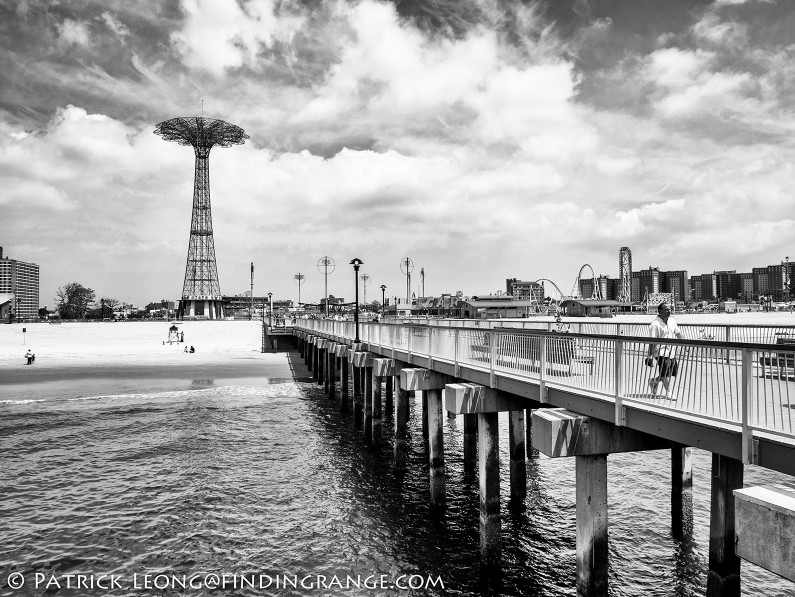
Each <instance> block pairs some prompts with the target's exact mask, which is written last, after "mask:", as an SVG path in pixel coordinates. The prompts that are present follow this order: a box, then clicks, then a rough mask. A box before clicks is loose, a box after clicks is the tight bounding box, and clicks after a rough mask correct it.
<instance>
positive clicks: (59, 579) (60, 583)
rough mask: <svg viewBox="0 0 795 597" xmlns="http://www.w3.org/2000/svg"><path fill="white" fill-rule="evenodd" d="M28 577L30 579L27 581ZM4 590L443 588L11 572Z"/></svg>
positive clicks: (373, 579) (434, 583) (401, 582)
mask: <svg viewBox="0 0 795 597" xmlns="http://www.w3.org/2000/svg"><path fill="white" fill-rule="evenodd" d="M28 576H29V577H30V578H28ZM5 585H6V587H8V588H10V589H12V590H19V589H22V588H23V587H26V586H27V587H28V588H31V587H32V588H34V589H39V590H42V591H47V592H51V591H52V592H55V591H58V590H61V589H82V590H86V591H88V590H91V591H109V590H119V589H122V590H125V589H138V590H156V591H165V590H176V589H182V590H197V591H198V590H204V589H227V590H228V589H304V590H315V589H320V590H323V589H369V590H373V591H378V590H386V589H398V590H407V591H408V590H421V589H444V581H443V580H442V578H441V577H440V576H436V577H433V576H430V575H422V574H401V575H399V576H391V575H388V574H370V575H361V574H357V575H349V574H345V575H342V574H305V575H299V574H277V575H270V574H223V573H221V574H216V573H208V574H190V575H179V574H148V573H147V574H133V575H132V576H125V575H120V574H80V573H74V574H45V573H42V572H36V573H35V574H32V575H24V574H22V573H21V572H13V573H11V574H9V575H8V577H7V578H6V583H5Z"/></svg>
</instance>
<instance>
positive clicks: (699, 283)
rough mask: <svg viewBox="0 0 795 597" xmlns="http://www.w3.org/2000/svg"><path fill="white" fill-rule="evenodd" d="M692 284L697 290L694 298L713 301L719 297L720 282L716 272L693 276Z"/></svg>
mask: <svg viewBox="0 0 795 597" xmlns="http://www.w3.org/2000/svg"><path fill="white" fill-rule="evenodd" d="M690 286H691V288H692V289H693V290H694V291H695V292H694V293H693V295H694V296H693V298H694V300H697V301H711V300H715V299H716V298H718V282H717V276H716V275H715V274H701V275H700V276H691V278H690Z"/></svg>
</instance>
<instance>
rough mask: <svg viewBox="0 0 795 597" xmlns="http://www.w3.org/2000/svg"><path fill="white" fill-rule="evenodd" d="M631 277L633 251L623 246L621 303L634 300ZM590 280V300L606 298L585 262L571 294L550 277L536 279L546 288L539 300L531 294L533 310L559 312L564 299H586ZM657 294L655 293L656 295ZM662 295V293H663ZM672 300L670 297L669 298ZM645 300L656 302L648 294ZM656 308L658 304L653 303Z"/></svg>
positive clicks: (621, 251)
mask: <svg viewBox="0 0 795 597" xmlns="http://www.w3.org/2000/svg"><path fill="white" fill-rule="evenodd" d="M586 268H587V270H588V271H589V272H590V276H589V277H585V278H583V272H585V271H586ZM631 278H632V251H630V249H629V247H621V248H620V249H619V251H618V297H617V298H618V302H619V303H629V302H630V301H631V300H632V292H631V291H632V286H631ZM587 280H590V281H591V288H590V290H591V296H590V297H587V298H589V299H590V300H602V299H603V298H605V297H604V296H603V293H602V285H601V283H600V280H599V277H598V276H597V275H596V273H595V272H594V271H593V268H592V267H591V266H590V265H589V264H587V263H586V264H585V265H583V266H582V267H581V268H580V271H579V273H578V274H577V277H576V278H575V279H574V287H573V288H572V291H571V294H570V295H564V294H563V293H562V292H561V290H560V288H558V285H557V284H555V283H554V282H553V281H552V280H550V279H548V278H539V279H538V280H536V281H535V283H536V284H541V285H542V287H543V288H544V292H543V295H544V299H543V300H541V301H539V300H538V298H537V297H536V295H535V294H533V295H532V296H531V301H532V302H533V306H532V309H533V312H534V313H537V314H541V315H547V314H550V313H557V312H558V311H559V309H560V305H561V303H562V302H563V301H564V300H569V299H574V300H576V299H584V298H586V297H584V296H583V295H582V289H583V287H587V285H586V284H583V282H584V281H587ZM545 284H549V285H550V286H551V288H546V287H545V286H544V285H545ZM658 294H659V293H658ZM656 296H657V295H655V297H656ZM661 296H662V295H661ZM667 297H668V295H665V296H664V297H662V299H660V300H666V299H667ZM667 300H668V301H669V302H670V299H669V298H668V299H667ZM643 302H644V304H645V305H647V308H648V307H649V306H652V305H651V303H652V302H654V300H653V299H652V297H649V296H648V295H647V296H645V297H644V299H643ZM653 306H654V307H655V308H656V304H655V305H653Z"/></svg>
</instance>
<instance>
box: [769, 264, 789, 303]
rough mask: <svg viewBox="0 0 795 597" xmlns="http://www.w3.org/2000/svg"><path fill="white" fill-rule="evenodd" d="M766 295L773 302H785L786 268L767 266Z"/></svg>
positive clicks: (782, 266) (783, 266)
mask: <svg viewBox="0 0 795 597" xmlns="http://www.w3.org/2000/svg"><path fill="white" fill-rule="evenodd" d="M766 269H767V293H766V294H769V295H770V296H771V297H772V298H773V300H774V301H777V302H780V301H785V300H787V293H786V289H785V287H786V286H787V282H786V278H787V271H786V270H787V268H786V266H785V265H768V266H767V268H766Z"/></svg>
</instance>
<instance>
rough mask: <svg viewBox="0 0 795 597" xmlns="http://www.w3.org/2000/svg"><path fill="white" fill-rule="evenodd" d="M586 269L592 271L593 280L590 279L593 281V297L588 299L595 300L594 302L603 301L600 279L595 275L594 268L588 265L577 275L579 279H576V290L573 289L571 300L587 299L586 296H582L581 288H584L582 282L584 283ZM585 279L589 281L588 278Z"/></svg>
mask: <svg viewBox="0 0 795 597" xmlns="http://www.w3.org/2000/svg"><path fill="white" fill-rule="evenodd" d="M586 267H587V268H588V269H589V270H591V278H590V279H591V281H592V288H591V296H590V297H588V298H590V299H593V300H601V299H602V289H601V285H600V284H599V278H598V277H597V276H596V274H595V273H594V271H593V268H592V267H591V266H590V265H589V264H587V263H586V264H585V265H583V266H582V267H581V268H580V272H579V273H578V274H577V277H576V278H575V279H574V288H572V291H571V298H573V299H582V298H585V297H584V296H582V290H581V288H582V281H583V277H582V272H583V271H584V270H585V268H586ZM585 279H586V280H587V279H588V278H585Z"/></svg>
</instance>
